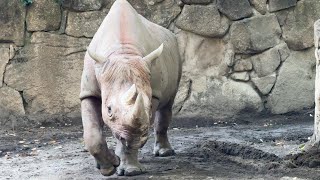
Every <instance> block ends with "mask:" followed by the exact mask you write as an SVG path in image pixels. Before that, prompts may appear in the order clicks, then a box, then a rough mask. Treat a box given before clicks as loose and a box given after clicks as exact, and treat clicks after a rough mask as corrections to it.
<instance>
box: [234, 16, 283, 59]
mask: <svg viewBox="0 0 320 180" xmlns="http://www.w3.org/2000/svg"><path fill="white" fill-rule="evenodd" d="M230 32H231V37H230V39H231V43H232V44H233V46H234V48H235V51H236V52H237V53H257V52H261V51H263V50H266V49H268V48H271V47H274V46H276V45H277V44H278V43H280V35H281V28H280V26H279V23H278V20H277V18H276V16H275V15H273V14H270V15H265V16H255V17H252V18H248V19H244V20H241V21H237V22H234V23H233V24H232V26H231V29H230Z"/></svg>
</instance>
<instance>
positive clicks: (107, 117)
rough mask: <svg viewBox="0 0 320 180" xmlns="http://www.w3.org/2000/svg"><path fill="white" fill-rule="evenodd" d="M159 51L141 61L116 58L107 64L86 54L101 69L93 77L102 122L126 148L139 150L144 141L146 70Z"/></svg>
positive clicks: (148, 89)
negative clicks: (98, 95)
mask: <svg viewBox="0 0 320 180" xmlns="http://www.w3.org/2000/svg"><path fill="white" fill-rule="evenodd" d="M162 49H163V45H161V46H160V47H159V48H158V49H156V50H155V51H153V52H152V53H150V54H149V55H147V56H145V57H141V56H130V57H128V56H123V55H117V56H114V57H109V59H108V60H107V61H105V60H104V59H103V57H99V56H98V55H96V54H94V53H92V52H90V51H89V50H88V52H89V55H90V56H91V58H92V59H94V60H95V61H96V62H97V64H100V65H101V69H102V70H101V71H100V75H98V77H97V79H98V81H99V83H100V86H101V99H102V118H103V120H104V122H105V123H106V124H107V125H108V126H109V127H110V129H111V130H112V132H113V134H114V136H115V137H116V138H117V139H119V140H121V141H122V142H123V143H124V144H125V145H126V146H127V147H134V148H139V147H140V146H143V145H144V144H145V142H146V140H147V138H148V131H149V127H150V117H151V115H152V112H151V99H152V98H151V96H152V90H151V82H150V79H151V74H150V67H151V64H152V61H153V60H154V59H156V58H157V57H159V55H160V54H161V52H162Z"/></svg>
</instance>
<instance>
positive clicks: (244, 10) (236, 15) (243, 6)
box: [217, 0, 253, 20]
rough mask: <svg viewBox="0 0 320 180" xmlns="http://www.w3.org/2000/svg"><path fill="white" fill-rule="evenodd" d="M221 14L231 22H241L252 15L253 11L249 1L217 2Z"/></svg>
mask: <svg viewBox="0 0 320 180" xmlns="http://www.w3.org/2000/svg"><path fill="white" fill-rule="evenodd" d="M217 4H218V8H219V10H220V12H222V13H223V14H225V15H226V16H227V17H228V18H230V19H231V20H239V19H243V18H246V17H249V16H251V15H252V13H253V11H252V8H251V6H250V3H249V1H248V0H217Z"/></svg>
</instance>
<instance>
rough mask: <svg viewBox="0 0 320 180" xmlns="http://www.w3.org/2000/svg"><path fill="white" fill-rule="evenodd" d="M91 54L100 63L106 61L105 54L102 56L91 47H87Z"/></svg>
mask: <svg viewBox="0 0 320 180" xmlns="http://www.w3.org/2000/svg"><path fill="white" fill-rule="evenodd" d="M87 51H88V54H89V56H90V57H91V58H92V59H93V60H95V61H96V62H98V63H103V62H104V61H105V58H104V57H103V56H100V55H98V54H96V53H94V52H92V51H91V50H90V49H89V48H87Z"/></svg>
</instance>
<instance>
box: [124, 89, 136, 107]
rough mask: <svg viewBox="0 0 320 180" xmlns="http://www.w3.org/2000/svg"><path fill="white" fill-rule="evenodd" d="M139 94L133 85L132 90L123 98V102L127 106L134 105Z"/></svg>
mask: <svg viewBox="0 0 320 180" xmlns="http://www.w3.org/2000/svg"><path fill="white" fill-rule="evenodd" d="M137 95H138V92H137V88H136V85H135V84H133V85H132V86H131V87H130V89H129V90H128V91H127V92H126V93H125V94H124V95H123V97H122V102H123V103H125V104H127V105H132V104H133V103H134V102H135V100H136V98H137Z"/></svg>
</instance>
